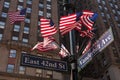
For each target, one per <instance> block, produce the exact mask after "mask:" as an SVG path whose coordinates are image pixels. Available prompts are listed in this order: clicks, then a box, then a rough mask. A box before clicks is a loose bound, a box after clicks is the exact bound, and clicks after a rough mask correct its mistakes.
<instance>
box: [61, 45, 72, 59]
mask: <svg viewBox="0 0 120 80" xmlns="http://www.w3.org/2000/svg"><path fill="white" fill-rule="evenodd" d="M59 55H60V56H61V57H63V58H64V57H66V56H68V55H70V53H69V51H68V50H67V49H66V48H65V46H64V45H63V44H62V45H61V49H60V52H59Z"/></svg>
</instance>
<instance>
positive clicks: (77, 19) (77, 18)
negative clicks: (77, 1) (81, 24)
mask: <svg viewBox="0 0 120 80" xmlns="http://www.w3.org/2000/svg"><path fill="white" fill-rule="evenodd" d="M82 14H83V13H82V12H77V13H76V15H77V16H76V21H79V20H80V16H82Z"/></svg>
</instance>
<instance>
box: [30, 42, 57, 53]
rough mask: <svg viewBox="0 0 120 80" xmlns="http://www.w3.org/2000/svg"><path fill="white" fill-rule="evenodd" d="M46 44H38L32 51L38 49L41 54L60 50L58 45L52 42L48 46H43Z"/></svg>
mask: <svg viewBox="0 0 120 80" xmlns="http://www.w3.org/2000/svg"><path fill="white" fill-rule="evenodd" d="M43 45H44V42H38V43H37V44H36V45H35V46H34V47H33V48H32V49H31V51H33V50H35V49H37V50H38V51H40V52H45V51H50V50H55V49H57V48H58V46H57V44H56V43H55V42H51V43H49V44H47V45H46V46H43Z"/></svg>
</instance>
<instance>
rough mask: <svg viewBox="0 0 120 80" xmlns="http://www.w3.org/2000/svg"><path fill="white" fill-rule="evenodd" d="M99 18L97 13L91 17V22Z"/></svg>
mask: <svg viewBox="0 0 120 80" xmlns="http://www.w3.org/2000/svg"><path fill="white" fill-rule="evenodd" d="M97 17H98V14H97V13H94V14H93V16H92V17H90V20H91V21H95V20H96V19H97Z"/></svg>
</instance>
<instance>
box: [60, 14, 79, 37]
mask: <svg viewBox="0 0 120 80" xmlns="http://www.w3.org/2000/svg"><path fill="white" fill-rule="evenodd" d="M80 15H81V13H76V14H71V15H68V16H63V17H61V18H60V25H59V29H60V33H61V34H62V35H64V34H66V33H67V32H69V31H71V30H72V29H74V28H75V27H76V25H77V24H78V23H76V19H77V18H78V17H80Z"/></svg>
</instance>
